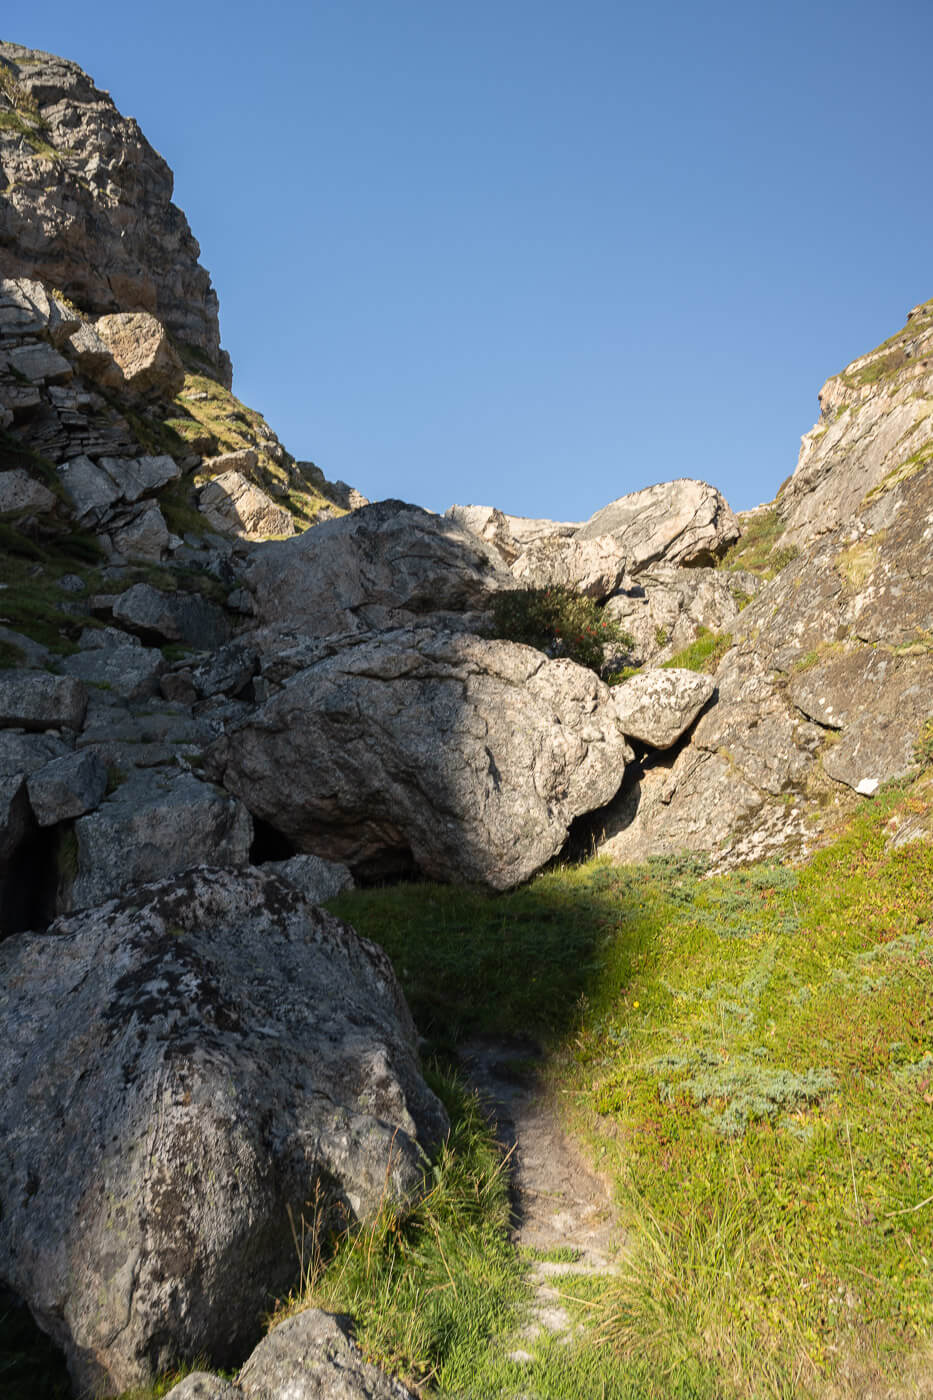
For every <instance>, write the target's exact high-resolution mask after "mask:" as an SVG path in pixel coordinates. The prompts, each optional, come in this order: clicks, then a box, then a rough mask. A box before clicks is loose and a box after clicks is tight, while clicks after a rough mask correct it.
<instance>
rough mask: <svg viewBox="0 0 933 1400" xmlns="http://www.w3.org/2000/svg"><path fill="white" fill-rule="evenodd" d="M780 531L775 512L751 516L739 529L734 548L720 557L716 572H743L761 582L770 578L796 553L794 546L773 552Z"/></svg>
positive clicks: (781, 523)
mask: <svg viewBox="0 0 933 1400" xmlns="http://www.w3.org/2000/svg"><path fill="white" fill-rule="evenodd" d="M784 530H785V525H784V521H783V520H782V519H781V516H780V513H779V512H778V511H777V510H768V511H762V512H761V513H760V514H759V515H753V516H752V518H751V519H750V520H748V521H747V522H746V523H745V525H744V526H743V528H742V533H741V535H740V536H739V538H738V539H737V540H736V542H735V544H734V545H731V546H730V547H729V549H728V550H727V551H726V553H725V554H724V555H723V557H722V559H721V560H720V561H719V563H718V565H717V568H720V569H728V570H730V571H732V570H736V569H745V570H747V571H748V572H749V573H752V574H758V575H759V576H760V577H761V578H765V579H771V578H774V576H775V575H776V574H779V573H780V572H781V570H782V569H783V568H786V566H787V565H788V564H789V563H790V562H791V560H792V559H795V558H796V557H797V554H798V552H799V551H798V550H797V548H796V546H795V545H785V546H783V547H782V548H780V549H778V548H777V542H778V540H779V539H780V538H781V536H782V535H783V533H784Z"/></svg>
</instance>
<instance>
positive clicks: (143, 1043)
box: [0, 869, 446, 1393]
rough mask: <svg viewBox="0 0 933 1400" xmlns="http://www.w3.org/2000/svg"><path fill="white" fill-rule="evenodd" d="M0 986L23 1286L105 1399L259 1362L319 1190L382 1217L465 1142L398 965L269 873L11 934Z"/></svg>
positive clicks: (7, 1205) (6, 1195)
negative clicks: (204, 1369) (257, 1347)
mask: <svg viewBox="0 0 933 1400" xmlns="http://www.w3.org/2000/svg"><path fill="white" fill-rule="evenodd" d="M0 989H2V990H0V1141H2V1143H3V1148H2V1152H3V1159H4V1170H3V1173H2V1175H0V1196H2V1200H0V1204H2V1216H0V1279H2V1280H3V1281H4V1282H5V1283H6V1284H7V1285H9V1286H10V1287H11V1288H12V1289H14V1290H15V1291H16V1292H17V1293H18V1294H19V1295H20V1296H21V1297H23V1298H25V1299H26V1301H27V1302H28V1303H29V1306H30V1308H31V1310H32V1312H33V1314H34V1316H35V1317H36V1320H37V1321H38V1322H39V1324H40V1326H42V1327H43V1328H44V1329H45V1330H46V1331H48V1332H49V1333H50V1334H51V1335H52V1337H53V1338H54V1339H55V1341H56V1342H57V1344H58V1345H59V1346H60V1347H61V1348H62V1349H63V1350H64V1352H65V1354H66V1357H67V1359H68V1363H69V1366H70V1369H71V1372H72V1375H73V1377H74V1379H75V1382H76V1384H77V1385H78V1386H79V1387H81V1388H83V1389H86V1390H87V1391H89V1392H93V1393H100V1392H101V1391H104V1392H109V1393H113V1392H115V1391H118V1390H122V1389H124V1388H126V1387H128V1386H131V1385H137V1384H140V1383H143V1382H145V1381H148V1380H149V1379H150V1378H151V1377H152V1376H153V1375H154V1374H156V1373H158V1372H159V1371H161V1370H163V1369H165V1368H167V1367H168V1366H170V1365H172V1364H174V1363H176V1362H177V1361H178V1360H179V1359H184V1358H193V1357H195V1356H198V1355H202V1356H207V1357H208V1358H210V1360H211V1361H212V1362H213V1363H214V1364H215V1365H218V1366H227V1365H229V1364H230V1363H231V1361H236V1360H238V1359H239V1358H240V1357H241V1356H242V1355H243V1354H244V1352H245V1351H246V1350H247V1349H248V1347H249V1346H250V1345H251V1344H252V1342H254V1341H255V1340H256V1338H257V1337H258V1335H259V1331H260V1315H261V1313H262V1312H263V1311H264V1310H265V1309H266V1308H268V1306H269V1299H270V1297H274V1296H275V1294H276V1293H279V1294H281V1293H283V1292H284V1291H286V1290H287V1289H288V1288H289V1287H290V1286H291V1284H292V1283H293V1282H294V1280H295V1275H296V1272H297V1262H298V1261H297V1259H296V1256H295V1247H294V1241H293V1235H292V1229H291V1225H290V1222H289V1212H291V1214H292V1217H293V1219H294V1220H295V1222H300V1220H301V1217H302V1215H303V1214H306V1215H307V1213H308V1209H309V1208H308V1204H307V1203H308V1202H309V1201H311V1200H313V1199H314V1194H315V1183H317V1184H318V1186H319V1188H320V1191H321V1193H322V1197H321V1200H322V1204H324V1206H325V1207H326V1210H327V1212H328V1213H329V1214H331V1216H332V1218H336V1217H334V1216H333V1215H332V1213H333V1212H338V1214H339V1212H340V1211H342V1213H343V1218H344V1219H346V1218H347V1217H352V1216H354V1215H359V1216H361V1217H365V1216H368V1215H371V1214H372V1213H373V1212H375V1211H376V1210H377V1209H378V1207H379V1205H380V1202H381V1201H382V1199H383V1198H384V1196H385V1195H386V1194H387V1195H388V1196H389V1197H393V1198H397V1197H401V1196H404V1195H406V1194H407V1193H409V1192H410V1191H412V1190H413V1189H415V1188H416V1187H417V1186H418V1184H419V1182H420V1180H421V1175H422V1170H423V1157H422V1151H423V1150H424V1149H426V1148H428V1147H430V1146H431V1145H432V1144H434V1143H436V1142H437V1141H438V1140H439V1138H440V1137H442V1136H443V1134H444V1132H445V1131H446V1117H445V1114H444V1111H443V1109H442V1107H441V1105H440V1104H439V1103H438V1101H437V1100H436V1099H435V1097H434V1096H433V1094H431V1092H430V1091H429V1090H428V1089H427V1088H426V1086H425V1084H424V1082H423V1081H422V1079H421V1077H420V1074H419V1070H418V1064H417V1057H416V1050H415V1044H416V1038H415V1031H414V1027H413V1025H412V1022H411V1018H410V1016H409V1014H408V1011H407V1008H406V1006H405V1002H404V1000H403V997H402V994H401V991H400V989H399V987H398V984H397V983H396V981H395V978H394V976H393V973H392V969H391V966H390V964H389V961H388V959H387V958H386V956H385V954H384V953H383V952H382V951H381V950H380V949H378V948H376V947H375V946H374V945H373V944H371V943H368V942H366V941H365V940H363V939H360V938H359V937H358V936H357V935H356V934H355V933H354V932H353V930H352V929H351V928H349V927H348V926H347V925H346V924H343V923H341V922H340V921H339V920H338V919H335V918H333V917H332V916H330V915H328V914H326V913H324V912H323V911H322V910H320V909H317V908H314V907H313V906H311V905H310V904H309V903H308V902H307V901H306V900H305V899H304V898H303V897H302V896H301V895H300V894H299V892H298V891H297V890H296V889H295V888H294V887H292V886H291V885H289V884H286V883H284V882H283V881H281V880H279V879H277V878H276V877H275V876H273V875H267V874H265V873H263V872H261V871H258V870H250V871H244V872H239V873H235V872H232V871H218V870H207V869H199V870H194V871H191V872H189V873H188V874H187V875H185V876H183V877H181V878H179V879H175V880H168V881H164V882H162V883H161V884H156V885H149V886H145V887H143V888H141V889H138V890H137V891H136V892H135V893H134V895H133V896H132V897H131V898H130V899H128V900H126V901H125V902H123V903H115V904H109V905H106V906H105V907H104V908H102V909H98V910H93V911H89V912H88V913H86V914H83V915H79V916H73V917H70V918H65V919H60V920H59V921H58V922H57V923H56V924H54V925H53V926H52V928H51V929H50V930H49V932H48V934H42V935H39V934H21V935H18V936H15V937H13V938H11V939H8V940H7V941H6V942H5V943H4V944H3V945H2V946H0ZM299 1228H300V1223H299ZM251 1393H255V1392H251Z"/></svg>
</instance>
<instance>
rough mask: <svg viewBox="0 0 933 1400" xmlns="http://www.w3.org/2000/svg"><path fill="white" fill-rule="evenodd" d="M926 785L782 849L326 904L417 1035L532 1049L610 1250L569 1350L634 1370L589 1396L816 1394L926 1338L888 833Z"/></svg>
mask: <svg viewBox="0 0 933 1400" xmlns="http://www.w3.org/2000/svg"><path fill="white" fill-rule="evenodd" d="M929 805H930V793H929V787H928V785H927V786H923V784H922V782H921V783H914V784H911V783H901V784H899V785H897V786H892V787H891V788H889V789H887V790H886V791H883V792H881V793H880V794H879V795H878V796H877V797H876V799H875V801H874V802H873V803H872V804H866V805H865V806H864V807H862V808H860V809H859V811H858V813H857V814H856V816H855V817H854V819H853V820H852V821H851V822H850V824H849V825H848V826H847V827H846V828H845V829H844V830H843V831H842V832H841V833H840V834H839V835H838V837H837V839H836V841H835V843H834V844H833V845H832V846H830V847H828V848H826V849H825V850H823V851H822V852H820V853H819V854H818V855H816V856H815V857H814V858H813V859H812V861H811V862H810V864H809V865H807V866H805V867H802V868H800V869H799V870H793V869H789V868H784V867H780V866H774V865H766V866H757V867H752V868H751V869H748V870H743V871H736V872H732V873H731V874H728V875H724V876H719V877H716V878H713V879H707V878H704V874H703V868H702V865H701V864H700V863H698V862H697V861H696V860H695V859H693V858H686V857H682V858H672V859H666V860H654V861H651V862H648V863H647V864H646V865H643V866H638V867H622V868H617V867H613V866H610V865H608V864H607V863H604V862H602V861H598V860H597V861H593V862H590V863H589V864H587V865H585V866H581V867H577V868H574V869H561V870H552V871H550V872H547V873H546V874H544V875H542V876H539V877H538V878H537V879H536V880H534V881H533V882H532V883H531V884H529V885H528V886H526V887H525V888H524V889H521V890H517V891H513V892H511V893H509V894H506V895H501V896H498V897H494V896H483V895H478V894H476V893H471V892H465V891H461V890H451V889H440V888H438V887H435V886H429V885H420V886H410V887H396V888H395V889H388V890H384V891H372V890H370V891H360V892H353V893H350V894H345V895H342V896H341V897H340V898H339V900H337V901H334V903H333V905H332V907H334V908H335V909H337V910H338V911H339V912H340V913H341V914H342V915H343V916H344V917H345V918H348V919H349V920H350V921H351V922H352V923H353V924H354V925H355V926H356V927H357V928H358V929H359V930H360V932H362V933H364V934H366V935H367V936H369V937H371V938H375V939H376V941H378V942H381V943H383V944H384V946H385V947H386V948H387V949H388V951H389V952H390V954H391V956H392V958H393V961H394V963H395V966H396V968H397V970H398V972H399V975H400V977H401V979H402V981H403V984H404V986H405V988H406V992H407V994H408V996H409V998H410V1000H411V1002H412V1004H413V1007H414V1009H415V1013H416V1017H417V1019H418V1020H419V1022H420V1024H421V1026H422V1028H423V1029H426V1030H427V1031H428V1033H429V1034H432V1035H433V1036H434V1037H435V1039H436V1040H437V1039H443V1038H445V1037H446V1038H448V1039H450V1038H456V1037H457V1036H460V1035H464V1034H467V1033H471V1032H473V1031H475V1030H488V1031H497V1030H502V1031H509V1030H511V1031H515V1030H526V1031H530V1032H531V1033H533V1034H537V1035H538V1036H539V1037H540V1038H542V1039H543V1040H544V1041H545V1043H546V1044H548V1045H549V1047H550V1050H551V1060H550V1069H549V1076H550V1079H551V1085H552V1088H554V1089H555V1090H557V1091H558V1092H560V1094H561V1098H562V1101H563V1102H565V1103H566V1104H568V1105H570V1106H571V1109H570V1111H571V1113H572V1115H573V1118H574V1120H575V1123H576V1126H577V1128H578V1130H579V1131H580V1132H581V1133H583V1134H584V1135H585V1136H586V1137H587V1138H588V1139H589V1142H590V1146H591V1149H592V1151H593V1154H594V1156H595V1157H596V1158H597V1159H598V1163H599V1165H600V1168H601V1169H602V1170H605V1171H608V1172H609V1173H610V1174H611V1175H612V1176H613V1177H614V1179H615V1183H616V1192H617V1197H618V1199H619V1201H620V1202H621V1206H622V1211H623V1223H624V1225H625V1228H626V1233H627V1238H628V1244H629V1249H628V1252H627V1255H626V1259H627V1263H626V1264H625V1265H624V1267H623V1271H622V1273H621V1274H620V1275H619V1276H617V1277H615V1278H612V1279H609V1280H608V1282H607V1281H605V1280H604V1281H602V1282H601V1283H600V1284H599V1286H598V1287H597V1288H596V1290H595V1292H594V1294H593V1295H592V1296H591V1297H590V1299H589V1303H590V1306H588V1307H586V1308H585V1309H584V1314H585V1317H586V1318H587V1319H589V1326H588V1328H587V1330H586V1332H585V1334H584V1337H583V1339H582V1340H581V1343H580V1348H579V1357H580V1360H579V1364H580V1365H583V1364H584V1359H585V1357H586V1356H587V1355H588V1354H589V1353H588V1352H587V1348H588V1347H591V1346H592V1345H594V1343H599V1344H600V1345H601V1347H602V1351H595V1352H593V1353H592V1355H593V1356H596V1357H599V1358H600V1359H601V1361H602V1363H603V1367H604V1372H605V1373H606V1374H610V1373H611V1372H612V1367H614V1366H615V1365H616V1364H617V1363H624V1366H623V1370H624V1368H626V1367H627V1368H628V1370H627V1371H626V1375H627V1376H628V1379H627V1380H626V1381H625V1382H624V1384H625V1385H628V1386H630V1389H629V1390H623V1389H620V1390H618V1391H616V1390H609V1389H607V1391H606V1393H607V1394H616V1393H618V1394H620V1395H621V1394H638V1393H641V1394H643V1395H645V1396H658V1395H660V1394H664V1395H668V1394H671V1395H678V1394H681V1395H686V1394H693V1395H702V1394H708V1395H711V1396H712V1395H717V1396H733V1397H746V1396H762V1397H764V1396H782V1397H783V1396H787V1397H790V1396H798V1395H800V1396H808V1395H823V1394H827V1393H828V1392H829V1391H830V1389H831V1387H832V1385H833V1383H834V1377H836V1376H837V1375H838V1374H839V1373H840V1372H841V1370H844V1369H845V1367H846V1366H847V1365H848V1363H849V1361H850V1360H851V1358H853V1357H855V1358H862V1360H863V1361H864V1359H865V1358H866V1357H868V1358H870V1376H869V1381H868V1382H866V1385H868V1384H869V1383H871V1384H876V1385H877V1386H878V1387H881V1386H882V1385H883V1384H884V1383H885V1377H889V1378H890V1377H894V1376H896V1375H897V1374H898V1373H899V1369H900V1368H901V1366H902V1365H903V1364H906V1358H908V1357H909V1356H910V1355H911V1353H913V1352H915V1351H916V1350H917V1349H918V1348H920V1347H922V1346H923V1345H924V1338H925V1337H928V1336H929V1332H930V1329H931V1327H933V1271H931V1268H930V1261H931V1260H933V1144H931V1138H930V1132H929V1123H930V1111H931V1107H933V1023H931V1020H930V1011H929V1007H930V988H931V986H933V846H931V844H930V843H929V842H925V841H915V842H913V843H910V844H907V845H904V846H902V847H900V848H898V849H890V848H889V845H888V840H887V837H888V831H889V830H890V829H891V828H890V824H891V823H892V821H893V820H894V819H896V818H898V817H899V816H902V815H903V814H905V813H910V812H917V811H919V810H926V808H927V807H929ZM569 1291H570V1292H574V1291H575V1289H570V1290H569ZM580 1296H583V1295H582V1294H581V1295H580ZM476 1345H477V1347H478V1351H477V1358H478V1359H477V1361H476V1365H477V1367H480V1366H485V1365H486V1364H487V1363H486V1360H484V1359H483V1358H484V1356H486V1355H487V1354H488V1353H489V1348H492V1343H490V1344H489V1347H487V1352H485V1353H484V1352H483V1351H482V1346H481V1344H480V1343H479V1342H477V1343H476ZM492 1350H493V1351H494V1350H495V1349H494V1348H492ZM561 1350H562V1351H563V1353H564V1356H565V1361H566V1362H567V1364H570V1363H571V1361H572V1360H573V1356H572V1353H574V1352H576V1351H577V1346H576V1344H575V1345H574V1347H573V1348H566V1347H564V1348H562V1349H561ZM497 1354H498V1353H497ZM538 1364H539V1363H538V1361H537V1360H536V1361H535V1365H538ZM541 1365H542V1366H543V1360H542V1362H541ZM484 1374H485V1373H484ZM580 1374H581V1375H582V1374H583V1373H582V1372H581V1373H580ZM599 1374H600V1373H599V1371H598V1370H594V1372H593V1375H594V1376H598V1375H599ZM639 1377H640V1379H639ZM525 1381H526V1388H527V1389H530V1390H531V1391H532V1392H533V1393H535V1394H554V1395H558V1394H563V1395H565V1396H567V1395H573V1394H580V1395H588V1394H594V1395H598V1394H600V1391H599V1389H598V1387H597V1388H594V1389H591V1390H588V1389H586V1388H578V1389H576V1390H574V1389H569V1388H565V1389H564V1390H563V1391H561V1390H560V1389H559V1388H555V1389H553V1390H548V1389H546V1388H545V1389H544V1390H540V1389H538V1388H537V1383H536V1384H535V1385H532V1384H531V1378H530V1374H528V1375H526V1377H525ZM510 1383H511V1382H509V1381H508V1380H507V1378H506V1380H505V1381H504V1382H503V1388H502V1389H501V1390H496V1389H495V1388H494V1387H493V1388H491V1389H488V1390H486V1391H483V1392H482V1393H486V1394H500V1393H501V1394H510V1393H511V1392H510V1390H509V1389H508V1385H509V1384H510ZM555 1384H556V1383H555ZM567 1384H569V1382H567ZM613 1384H614V1382H613ZM639 1384H640V1385H642V1386H643V1389H642V1390H641V1391H640V1392H639V1390H638V1385H639ZM432 1393H433V1392H432ZM440 1393H441V1394H444V1393H448V1392H445V1391H444V1390H443V1389H441V1391H440ZM449 1393H450V1394H456V1393H457V1391H456V1390H455V1389H454V1390H451V1391H450V1392H449ZM463 1393H464V1394H472V1393H476V1394H478V1393H481V1392H480V1391H476V1392H472V1391H470V1390H469V1389H467V1390H465V1391H463ZM517 1393H520V1392H517ZM843 1393H845V1392H843ZM852 1393H853V1394H854V1393H859V1392H858V1391H855V1392H852ZM861 1393H864V1391H863V1392H861ZM905 1393H906V1392H905Z"/></svg>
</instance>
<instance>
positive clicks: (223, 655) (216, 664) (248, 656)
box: [191, 642, 259, 697]
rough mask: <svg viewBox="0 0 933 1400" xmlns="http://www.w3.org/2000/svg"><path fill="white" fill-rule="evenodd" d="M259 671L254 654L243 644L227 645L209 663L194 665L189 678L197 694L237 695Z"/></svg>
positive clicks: (230, 643)
mask: <svg viewBox="0 0 933 1400" xmlns="http://www.w3.org/2000/svg"><path fill="white" fill-rule="evenodd" d="M258 670H259V656H258V654H257V652H256V651H255V650H254V649H253V648H252V647H250V646H247V645H246V644H245V643H243V642H228V643H227V645H226V646H223V647H221V648H220V649H219V650H218V651H216V652H215V653H214V654H213V656H211V657H210V659H209V660H207V661H203V662H201V664H200V665H195V666H194V667H193V669H192V671H191V679H192V681H193V683H194V685H195V687H196V689H197V692H198V694H199V695H201V696H203V697H210V696H213V695H231V696H237V695H239V694H240V693H241V692H242V691H243V690H244V689H245V688H246V686H248V685H249V683H250V681H251V680H252V678H253V676H254V675H255V674H256V673H257V671H258Z"/></svg>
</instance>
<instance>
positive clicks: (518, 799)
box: [207, 627, 630, 889]
mask: <svg viewBox="0 0 933 1400" xmlns="http://www.w3.org/2000/svg"><path fill="white" fill-rule="evenodd" d="M306 661H307V658H306V657H303V656H302V654H301V650H300V649H298V650H297V651H296V652H295V653H293V655H292V657H291V658H289V656H288V655H287V654H286V655H284V656H281V657H280V658H278V659H277V664H278V671H277V674H278V675H279V676H280V677H281V678H282V682H283V683H281V686H280V688H278V689H277V690H276V693H275V694H273V695H272V696H271V697H270V698H269V699H268V700H267V701H266V702H265V704H263V705H261V706H260V707H259V708H258V709H257V710H256V711H255V713H253V714H251V715H250V716H249V717H248V718H247V719H246V720H245V721H244V722H243V723H242V724H241V725H240V726H239V727H236V728H232V729H231V730H229V731H228V733H227V734H226V735H225V737H224V738H223V739H221V740H219V741H218V743H217V744H216V745H215V747H214V748H213V749H212V750H210V751H209V753H208V757H207V772H208V773H209V774H211V775H212V776H213V777H214V778H215V779H216V780H217V781H218V782H222V783H223V785H224V786H225V787H226V788H227V789H228V791H230V792H232V793H233V794H234V795H236V796H239V797H241V798H242V799H243V800H244V801H248V804H249V807H250V810H251V811H252V812H253V813H254V814H255V815H256V816H259V817H261V818H262V819H263V821H265V822H268V823H269V824H270V825H271V826H273V827H274V828H275V829H276V830H277V831H279V832H282V833H284V834H285V835H286V836H287V837H288V838H289V840H290V841H292V842H293V843H294V845H295V846H296V847H298V848H299V849H300V850H304V851H310V852H313V853H315V854H317V855H321V856H325V857H327V858H330V859H333V860H338V861H342V862H345V863H346V864H347V865H349V866H350V868H351V869H352V870H353V871H354V873H357V874H361V875H368V876H373V875H376V874H380V875H384V874H390V873H393V872H395V873H398V872H405V871H406V870H409V869H410V868H411V866H412V864H414V866H415V867H416V868H417V869H419V870H421V871H423V872H424V873H425V874H426V875H429V876H430V877H431V878H433V879H438V880H453V881H467V882H470V883H476V884H482V885H487V886H491V887H492V888H493V889H507V888H508V887H510V886H512V885H515V884H518V883H519V882H520V881H522V880H525V879H527V878H528V876H529V875H531V874H533V873H534V871H535V870H537V869H539V868H540V866H541V865H543V864H544V863H545V861H547V860H548V859H550V857H551V856H553V855H555V854H556V853H557V852H558V851H559V850H560V848H561V846H562V845H563V843H564V841H565V839H566V836H567V831H568V828H569V826H570V823H571V821H572V820H573V818H574V817H576V816H578V815H580V814H581V813H583V812H588V811H591V810H592V809H593V808H596V807H601V806H602V805H603V804H604V803H606V802H608V800H609V798H610V797H612V796H613V795H614V793H615V792H616V791H617V789H618V787H619V784H620V783H621V781H622V775H623V772H624V769H625V764H626V761H627V760H628V758H629V757H630V751H629V749H628V748H627V746H626V743H625V740H624V739H623V738H622V735H621V732H620V731H619V728H618V726H617V724H616V721H615V718H614V715H613V710H612V705H611V701H610V693H609V690H608V688H607V687H606V686H604V685H603V684H602V682H601V681H599V680H598V679H597V678H596V676H595V675H594V674H593V673H592V672H591V671H588V670H585V669H584V668H583V667H582V666H577V665H575V664H574V663H573V662H570V661H548V660H546V659H545V657H544V656H543V655H542V653H541V652H538V651H534V650H533V649H532V648H531V647H523V646H517V645H515V644H513V643H510V642H493V641H486V640H482V639H480V638H478V637H474V636H470V635H468V634H462V633H453V632H444V631H437V630H435V629H434V628H431V627H423V628H408V629H404V630H398V631H394V632H387V633H378V634H369V635H363V636H360V637H359V638H346V639H345V640H344V641H343V642H342V643H341V642H338V641H334V642H333V643H332V654H331V655H325V656H324V657H323V659H320V660H316V661H312V663H311V664H310V665H308V664H306ZM303 663H305V664H303ZM266 664H267V667H268V669H269V671H270V674H276V663H275V661H272V662H271V663H266ZM289 670H291V671H292V674H288V672H289ZM286 772H287V774H288V781H287V782H283V781H282V776H281V775H282V774H283V773H286Z"/></svg>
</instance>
